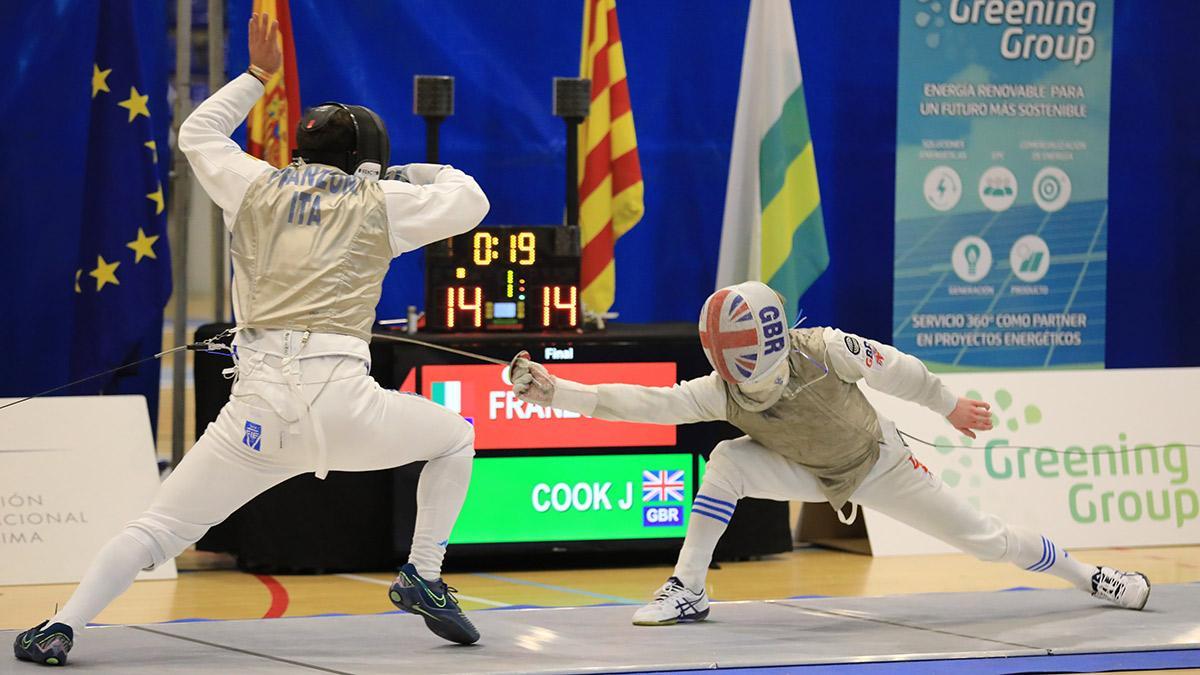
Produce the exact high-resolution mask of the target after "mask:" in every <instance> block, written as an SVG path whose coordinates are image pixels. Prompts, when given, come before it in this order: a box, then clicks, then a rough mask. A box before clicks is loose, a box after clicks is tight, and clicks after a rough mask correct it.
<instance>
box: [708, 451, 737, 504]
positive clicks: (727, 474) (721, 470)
mask: <svg viewBox="0 0 1200 675" xmlns="http://www.w3.org/2000/svg"><path fill="white" fill-rule="evenodd" d="M739 452H740V451H739V448H738V445H737V444H736V443H734V442H732V441H721V442H720V443H717V445H716V447H715V448H713V451H712V454H711V455H709V458H708V466H706V467H705V469H704V482H705V483H706V484H708V485H712V486H714V487H717V488H720V489H722V490H724V491H726V492H728V493H729V494H732V495H735V496H737V498H739V499H741V498H742V497H744V496H745V494H744V493H745V488H744V485H743V483H744V481H743V480H742V472H741V470H740V469H738V454H739Z"/></svg>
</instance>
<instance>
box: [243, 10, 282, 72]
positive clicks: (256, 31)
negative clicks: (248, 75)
mask: <svg viewBox="0 0 1200 675" xmlns="http://www.w3.org/2000/svg"><path fill="white" fill-rule="evenodd" d="M250 65H251V66H253V67H255V68H258V69H260V70H262V71H263V72H264V73H266V74H268V75H274V74H275V71H277V70H279V68H280V66H282V65H283V48H282V47H280V46H279V22H278V21H275V20H273V19H272V18H271V17H270V16H269V15H268V14H266V13H265V12H264V13H262V14H257V13H256V14H252V15H251V16H250Z"/></svg>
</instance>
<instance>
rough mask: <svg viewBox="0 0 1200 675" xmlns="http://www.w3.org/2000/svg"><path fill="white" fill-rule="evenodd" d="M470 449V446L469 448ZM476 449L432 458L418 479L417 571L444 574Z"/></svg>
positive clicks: (425, 574) (414, 546) (432, 575)
mask: <svg viewBox="0 0 1200 675" xmlns="http://www.w3.org/2000/svg"><path fill="white" fill-rule="evenodd" d="M468 450H469V449H468ZM473 460H474V453H472V452H470V451H468V452H459V453H457V454H454V455H450V456H449V457H441V458H438V459H434V460H430V461H429V463H427V464H426V465H425V468H424V469H422V470H421V479H420V480H419V481H418V482H417V523H416V528H415V529H414V530H413V542H412V552H411V553H409V556H408V561H409V562H410V563H412V564H413V566H414V567H416V568H417V574H420V575H421V576H422V577H424V578H425V579H429V580H433V579H437V578H438V577H440V576H442V558H443V557H445V555H446V544H447V543H448V541H449V539H450V531H451V530H453V529H454V521H456V520H458V512H459V511H461V510H462V505H463V501H464V500H465V499H466V498H467V487H468V486H469V485H470V484H471V463H472V461H473Z"/></svg>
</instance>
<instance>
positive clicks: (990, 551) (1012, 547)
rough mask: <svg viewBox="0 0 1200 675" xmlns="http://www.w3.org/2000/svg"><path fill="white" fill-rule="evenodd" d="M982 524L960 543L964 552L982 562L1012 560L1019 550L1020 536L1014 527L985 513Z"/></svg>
mask: <svg viewBox="0 0 1200 675" xmlns="http://www.w3.org/2000/svg"><path fill="white" fill-rule="evenodd" d="M983 520H984V526H983V527H982V528H981V529H980V530H979V531H977V532H973V533H972V534H971V536H970V537H969V539H968V540H967V541H966V542H963V543H962V548H963V550H964V551H965V552H967V553H970V554H971V555H973V556H975V557H976V558H978V559H979V560H982V561H984V562H1012V560H1013V559H1015V558H1016V556H1017V554H1018V552H1019V550H1020V537H1019V535H1018V534H1017V533H1016V532H1015V531H1014V528H1012V527H1010V526H1008V525H1006V524H1004V522H1003V521H1001V520H1000V518H998V517H997V516H994V515H991V514H985V517H984V519H983Z"/></svg>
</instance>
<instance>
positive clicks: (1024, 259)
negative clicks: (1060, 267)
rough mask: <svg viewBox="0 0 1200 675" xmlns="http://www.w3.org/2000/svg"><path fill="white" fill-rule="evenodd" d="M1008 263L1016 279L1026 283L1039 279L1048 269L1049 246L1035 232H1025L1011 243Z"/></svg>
mask: <svg viewBox="0 0 1200 675" xmlns="http://www.w3.org/2000/svg"><path fill="white" fill-rule="evenodd" d="M1008 264H1009V265H1011V266H1012V272H1013V274H1015V275H1016V277H1017V278H1018V279H1020V280H1021V281H1024V282H1025V283H1027V284H1031V283H1033V282H1035V281H1041V280H1042V277H1044V276H1046V270H1048V269H1050V247H1049V246H1047V245H1046V240H1045V239H1042V238H1041V237H1039V236H1037V235H1036V234H1027V235H1025V236H1024V237H1021V238H1020V239H1018V240H1017V243H1015V244H1013V247H1012V251H1010V252H1009V254H1008Z"/></svg>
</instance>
